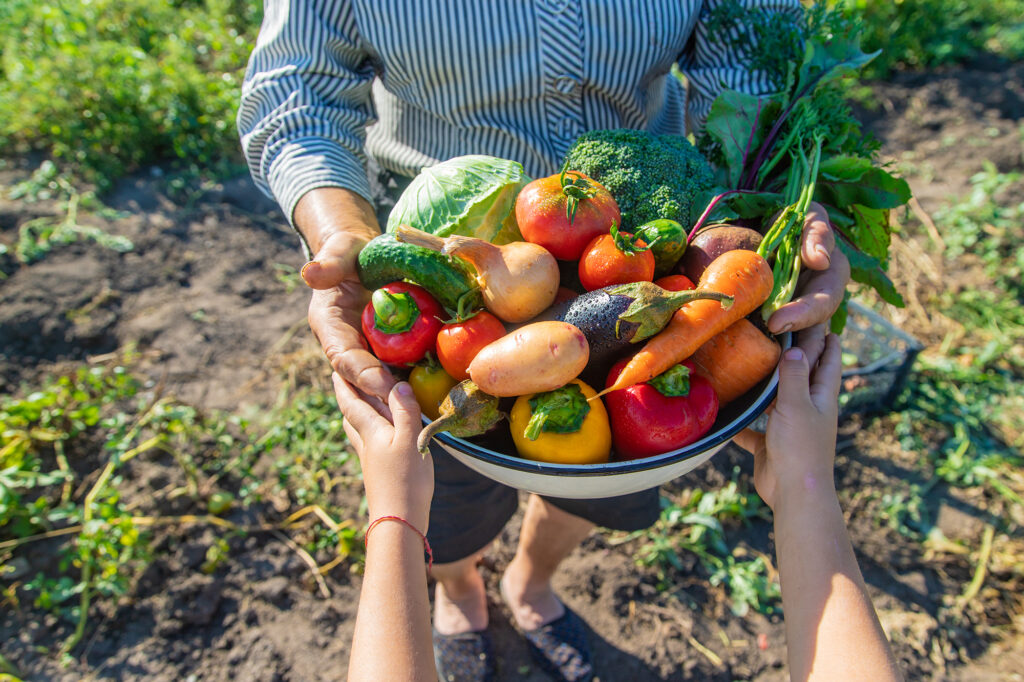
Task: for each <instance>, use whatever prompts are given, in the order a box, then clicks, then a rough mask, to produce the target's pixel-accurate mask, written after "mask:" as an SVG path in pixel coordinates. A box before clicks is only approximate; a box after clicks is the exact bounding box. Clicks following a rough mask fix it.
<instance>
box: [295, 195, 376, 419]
mask: <svg viewBox="0 0 1024 682" xmlns="http://www.w3.org/2000/svg"><path fill="white" fill-rule="evenodd" d="M295 224H296V226H297V227H298V228H299V230H300V231H301V232H302V234H303V235H304V236H305V237H306V241H307V243H308V244H309V246H310V249H311V250H312V251H313V253H315V254H316V255H315V256H314V258H313V260H311V261H310V262H309V263H306V265H305V267H303V268H302V279H303V280H304V281H305V282H306V284H307V285H309V287H310V288H312V289H313V290H314V291H313V296H312V298H311V299H310V302H309V326H310V328H311V329H312V330H313V333H314V334H315V335H316V337H317V339H318V340H319V341H320V345H321V347H322V348H323V350H324V354H325V355H326V356H327V359H328V361H330V363H331V367H332V368H333V369H334V371H335V372H337V373H338V374H340V375H341V376H342V377H343V378H344V379H345V380H346V381H348V382H349V383H351V384H352V385H353V386H355V387H357V388H358V389H359V390H361V391H363V393H365V394H366V395H367V396H368V397H370V396H372V397H373V398H374V400H376V401H377V402H376V403H375V407H378V408H385V409H386V406H384V403H383V402H382V401H383V400H385V399H386V398H387V396H388V393H389V392H390V391H391V387H392V386H393V385H394V383H395V379H394V377H393V376H391V373H390V372H389V371H388V370H387V369H386V368H385V367H384V366H383V365H382V364H381V363H380V361H379V360H378V359H377V358H376V357H374V356H373V354H372V353H370V352H369V351H368V350H367V349H366V343H365V341H364V340H363V336H362V333H361V331H360V323H359V317H360V315H361V314H362V312H363V307H364V306H365V305H366V303H367V302H368V301H369V300H370V294H369V292H368V291H366V289H364V288H363V285H362V284H361V283H360V282H359V276H358V274H357V271H356V258H357V257H358V255H359V252H360V251H361V250H362V248H363V247H364V246H366V244H367V242H369V241H370V240H371V239H373V238H374V237H375V236H377V234H378V233H379V230H378V229H377V219H376V217H375V216H374V215H373V208H372V207H371V206H370V204H369V203H367V202H366V201H365V200H364V199H362V198H361V197H359V196H357V195H355V194H353V193H352V192H349V191H348V190H344V189H339V188H336V187H325V188H321V189H315V190H312V191H310V192H308V193H307V194H305V195H304V196H303V197H302V199H301V200H300V201H299V204H298V206H296V208H295Z"/></svg>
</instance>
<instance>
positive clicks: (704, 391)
mask: <svg viewBox="0 0 1024 682" xmlns="http://www.w3.org/2000/svg"><path fill="white" fill-rule="evenodd" d="M628 361H629V359H628V358H626V359H623V360H620V361H619V362H617V363H615V365H613V366H612V369H611V371H610V372H609V373H608V381H607V382H606V383H605V386H611V385H612V384H613V383H614V382H615V380H616V379H617V378H618V376H619V372H621V371H622V368H623V367H625V366H626V363H627V362H628ZM681 364H682V366H683V367H685V368H686V370H688V373H689V391H688V392H686V394H685V395H679V396H671V395H665V393H662V391H661V390H659V389H658V388H655V386H654V385H652V384H657V383H658V380H659V379H661V378H662V377H663V376H665V375H670V373H672V372H677V373H678V374H677V376H676V377H673V379H674V381H669V382H667V383H668V385H669V386H671V387H673V388H679V384H680V383H682V384H685V374H686V373H687V372H685V371H682V370H676V369H675V368H676V367H679V365H676V366H674V367H673V368H672V369H669V370H668V372H665V374H664V375H661V376H659V377H655V378H654V379H652V380H651V382H648V383H643V384H634V385H632V386H629V387H628V388H623V389H621V390H618V391H612V392H611V393H609V394H607V395H606V396H604V399H605V404H606V405H607V406H608V418H609V420H610V421H611V425H612V440H613V442H614V443H615V450H616V452H618V453H619V456H620V458H622V459H639V458H641V457H651V456H652V455H658V454H661V453H663V452H669V451H670V450H676V449H678V448H681V447H683V446H686V445H689V444H690V443H692V442H694V441H696V440H697V439H698V438H700V437H701V436H703V435H704V434H705V433H707V432H708V429H710V428H711V427H712V425H714V423H715V419H716V418H717V417H718V396H717V395H715V390H714V389H713V388H712V387H711V384H710V383H709V382H708V380H707V379H705V378H704V377H702V376H700V375H699V374H697V373H696V372H695V371H694V367H693V363H692V362H690V361H689V360H686V361H684V362H682V363H681ZM679 375H682V378H683V379H684V380H683V381H682V382H680V381H679V379H680V376H679Z"/></svg>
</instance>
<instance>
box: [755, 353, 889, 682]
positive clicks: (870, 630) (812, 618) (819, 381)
mask: <svg viewBox="0 0 1024 682" xmlns="http://www.w3.org/2000/svg"><path fill="white" fill-rule="evenodd" d="M840 374H841V360H840V348H839V340H838V338H837V337H836V336H835V335H829V336H828V339H827V340H826V343H825V351H824V353H823V354H822V356H821V360H820V363H819V365H818V367H817V369H816V370H815V371H814V376H813V377H810V378H809V377H808V367H807V358H806V356H805V355H804V353H803V352H802V351H801V350H800V349H799V348H793V349H790V350H788V351H786V353H785V354H784V355H783V359H782V363H781V365H780V369H779V397H778V400H777V401H776V404H775V408H774V410H773V412H772V414H771V417H770V418H769V421H768V429H767V433H766V435H765V440H764V441H763V442H762V443H760V447H755V453H754V456H755V464H754V482H755V485H756V486H757V490H758V493H760V494H761V496H762V497H763V498H764V500H765V502H767V503H768V505H769V506H770V507H771V508H772V510H773V511H774V513H775V544H776V554H777V556H778V562H779V574H780V576H781V581H782V608H783V613H784V616H785V622H786V640H787V642H788V647H789V651H788V658H789V671H790V678H791V679H793V680H828V681H830V682H832V681H835V680H870V681H871V682H886V681H888V680H899V679H900V673H899V670H898V668H897V666H896V661H895V659H894V657H893V655H892V651H891V650H890V649H889V643H888V641H887V640H886V638H885V633H884V632H883V631H882V627H881V625H880V624H879V622H878V617H877V616H876V615H875V611H874V608H873V607H872V605H871V600H870V598H869V597H868V594H867V589H866V587H865V585H864V579H863V577H862V576H861V573H860V568H859V567H858V565H857V559H856V557H855V556H854V553H853V547H852V545H851V544H850V536H849V534H848V533H847V530H846V524H845V522H844V520H843V514H842V511H841V510H840V508H839V500H838V499H837V497H836V491H835V481H834V477H833V465H834V459H835V445H836V422H837V414H838V395H839V382H840Z"/></svg>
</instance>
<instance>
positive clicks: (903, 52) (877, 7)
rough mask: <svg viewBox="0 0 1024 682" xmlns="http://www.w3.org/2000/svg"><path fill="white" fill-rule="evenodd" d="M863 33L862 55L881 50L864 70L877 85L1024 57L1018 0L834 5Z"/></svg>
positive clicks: (854, 0)
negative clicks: (959, 65)
mask: <svg viewBox="0 0 1024 682" xmlns="http://www.w3.org/2000/svg"><path fill="white" fill-rule="evenodd" d="M837 5H838V6H839V7H840V8H842V9H843V10H844V11H845V12H846V13H847V14H849V15H850V16H855V17H857V18H858V20H859V21H860V22H861V24H862V25H863V26H864V29H865V35H864V49H865V50H866V51H872V50H876V49H879V48H882V49H883V52H882V54H881V55H879V57H878V58H876V59H875V60H874V62H872V63H871V64H869V65H868V66H867V68H866V69H865V76H866V77H867V78H869V79H872V80H874V79H882V78H885V77H887V76H888V75H889V74H890V73H891V72H892V71H894V70H896V69H900V68H911V69H923V68H926V67H933V66H939V65H941V64H950V63H956V62H966V61H969V60H971V59H974V58H976V57H978V56H979V55H981V54H993V55H997V56H1000V57H1003V58H1006V59H1011V60H1012V59H1020V58H1021V57H1024V24H1021V22H1020V21H1019V20H1017V21H1013V20H1009V18H1010V17H1018V18H1019V17H1021V16H1024V2H1022V1H1021V0H954V1H952V2H950V1H949V0H902V1H901V2H885V1H884V0H839V1H838V2H837Z"/></svg>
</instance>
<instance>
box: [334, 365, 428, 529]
mask: <svg viewBox="0 0 1024 682" xmlns="http://www.w3.org/2000/svg"><path fill="white" fill-rule="evenodd" d="M333 379H334V395H335V397H336V398H337V399H338V407H339V408H341V412H342V414H343V415H345V419H344V421H343V424H344V426H345V434H346V435H347V436H348V439H349V442H351V443H352V447H354V448H355V451H356V455H358V457H359V463H360V465H361V466H362V469H363V485H364V486H365V487H366V502H367V506H368V507H369V513H370V518H372V519H375V518H379V517H381V516H388V515H396V516H400V517H402V518H404V519H406V520H407V521H409V522H410V523H411V524H413V525H414V526H415V527H416V528H418V529H420V530H421V531H423V532H424V533H425V532H426V531H427V522H428V521H429V518H430V498H431V497H432V496H433V494H434V465H433V462H432V461H431V459H430V457H429V456H428V457H423V456H422V455H420V453H419V451H418V450H417V449H416V437H417V436H418V435H419V433H420V429H421V428H422V423H421V421H420V408H419V405H418V404H417V403H416V398H415V397H414V396H413V393H412V387H411V386H409V384H407V383H406V382H404V381H403V382H400V383H397V384H395V386H394V388H392V389H391V392H390V393H389V394H388V396H387V407H388V409H387V412H386V413H384V412H382V411H381V410H379V409H377V408H376V407H375V406H374V405H373V403H372V402H371V401H368V400H366V396H365V395H361V394H360V393H359V392H358V391H357V390H356V389H354V388H353V387H352V385H351V384H349V383H348V382H347V381H345V380H344V379H342V378H341V377H340V376H339V375H338V374H337V373H335V374H334V375H333Z"/></svg>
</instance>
